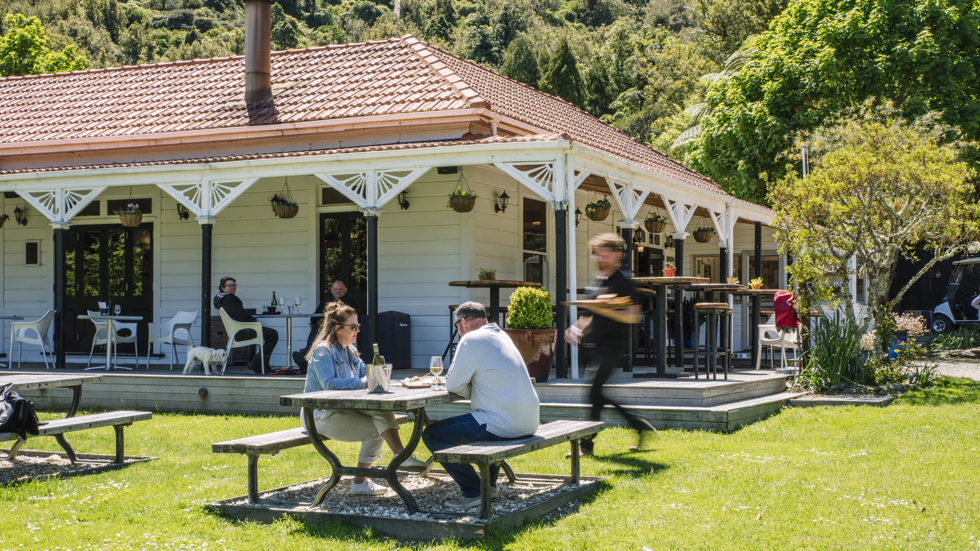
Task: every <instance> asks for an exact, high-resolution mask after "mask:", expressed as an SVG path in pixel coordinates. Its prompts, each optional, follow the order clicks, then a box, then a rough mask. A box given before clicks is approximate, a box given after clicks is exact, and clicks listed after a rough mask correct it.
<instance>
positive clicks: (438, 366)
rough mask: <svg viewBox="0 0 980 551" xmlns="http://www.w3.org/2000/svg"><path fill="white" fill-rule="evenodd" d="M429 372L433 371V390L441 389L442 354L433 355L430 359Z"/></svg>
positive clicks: (431, 386)
mask: <svg viewBox="0 0 980 551" xmlns="http://www.w3.org/2000/svg"><path fill="white" fill-rule="evenodd" d="M429 373H432V375H433V379H432V385H430V388H432V390H439V388H440V387H439V375H441V374H442V356H432V359H430V360H429Z"/></svg>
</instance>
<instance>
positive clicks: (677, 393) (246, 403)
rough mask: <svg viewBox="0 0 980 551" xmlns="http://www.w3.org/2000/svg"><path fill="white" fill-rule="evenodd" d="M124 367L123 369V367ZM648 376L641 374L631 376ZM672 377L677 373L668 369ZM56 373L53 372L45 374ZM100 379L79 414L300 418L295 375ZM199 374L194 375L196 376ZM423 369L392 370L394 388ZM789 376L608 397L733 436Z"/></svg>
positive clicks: (734, 378) (564, 403)
mask: <svg viewBox="0 0 980 551" xmlns="http://www.w3.org/2000/svg"><path fill="white" fill-rule="evenodd" d="M123 363H127V362H123ZM83 368H84V364H69V368H68V369H67V370H58V372H59V373H65V372H73V371H82V370H83ZM647 370H651V368H646V367H640V368H637V370H636V371H637V372H643V371H647ZM672 370H674V371H677V370H676V369H674V368H672ZM45 371H46V370H45V368H44V365H43V364H40V363H38V364H26V363H25V364H24V366H23V368H22V369H21V370H17V369H13V370H9V371H8V370H6V369H0V382H2V377H3V375H6V374H8V373H9V374H17V373H26V372H34V373H44V372H45ZM47 373H54V370H50V371H47ZM89 373H98V374H102V375H104V377H103V380H102V382H101V383H97V384H91V385H87V386H86V387H85V389H84V392H83V393H82V402H81V407H83V408H105V409H109V410H112V409H143V410H150V411H160V412H164V411H180V412H201V413H212V414H235V413H248V414H268V415H298V413H299V411H298V410H297V409H296V408H289V407H284V406H280V405H279V397H280V396H285V395H287V394H296V393H300V392H302V391H303V387H304V384H305V377H303V376H298V375H291V376H287V375H264V376H262V375H255V374H253V373H252V372H251V371H249V370H248V369H247V368H245V367H231V366H229V368H228V372H227V374H226V375H224V376H217V375H212V376H210V377H207V376H204V375H183V374H182V373H181V370H180V369H174V370H173V371H171V370H170V369H169V366H168V365H160V366H155V365H151V366H150V369H149V370H146V369H144V368H142V367H140V368H139V369H136V370H134V371H110V372H108V373H106V372H104V371H90V372H89ZM198 373H200V372H198ZM425 373H427V370H422V369H403V370H395V371H394V372H393V374H392V377H393V378H394V379H395V380H396V381H398V380H401V379H404V378H408V377H411V376H413V375H424V374H425ZM787 377H788V376H787V375H783V374H779V373H776V372H773V371H766V370H762V371H754V370H742V369H739V370H736V371H735V372H734V373H729V377H728V380H727V381H723V380H720V379H719V380H705V379H703V378H702V379H699V380H694V379H693V378H691V377H687V378H680V379H634V378H633V375H632V373H623V372H621V371H618V372H616V373H615V374H613V376H612V377H611V378H610V380H609V382H608V384H607V386H606V389H605V390H606V393H607V395H609V396H611V397H614V398H615V399H617V400H618V401H619V402H620V403H622V404H624V405H625V406H626V407H627V408H628V409H629V410H630V411H632V412H634V413H635V414H636V415H639V416H641V417H643V418H645V419H646V420H648V421H649V422H650V423H651V424H653V426H655V427H657V428H678V429H689V430H710V431H717V432H731V431H733V430H735V429H737V428H738V427H740V426H743V425H746V424H749V423H752V422H754V421H757V420H759V419H762V418H765V417H767V416H769V415H772V414H774V413H776V412H778V411H779V410H780V409H782V408H783V407H784V406H785V405H786V404H787V403H788V402H789V400H791V399H793V398H796V397H797V396H798V394H791V393H788V392H786V380H787ZM589 388H590V384H589V382H588V381H586V380H584V379H555V378H554V372H552V378H551V379H549V381H548V382H547V383H541V384H536V385H535V390H536V391H537V393H538V397H539V399H540V400H541V421H542V422H548V421H554V420H559V419H573V420H575V419H583V420H584V419H588V418H589V414H590V409H591V406H590V405H589V401H588V390H589ZM21 394H22V395H24V396H26V397H29V398H30V399H32V400H34V402H35V404H36V405H37V407H38V408H39V409H67V407H68V405H69V404H70V401H71V392H70V391H67V390H63V389H50V390H35V391H26V392H22V393H21ZM469 407H470V406H469V403H468V402H457V403H454V404H446V405H442V406H437V407H432V408H428V409H426V412H427V413H428V414H429V415H430V416H431V417H432V418H435V419H441V418H445V417H449V416H452V415H459V414H462V413H466V412H468V411H469ZM602 420H603V421H605V422H606V423H607V424H609V425H625V420H624V419H623V418H622V417H621V416H620V415H619V414H618V413H616V412H615V410H613V409H612V408H606V410H604V411H603V413H602Z"/></svg>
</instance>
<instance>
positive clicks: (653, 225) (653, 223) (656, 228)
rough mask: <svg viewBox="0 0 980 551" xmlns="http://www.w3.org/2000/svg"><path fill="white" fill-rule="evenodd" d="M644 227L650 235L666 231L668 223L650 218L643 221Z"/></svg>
mask: <svg viewBox="0 0 980 551" xmlns="http://www.w3.org/2000/svg"><path fill="white" fill-rule="evenodd" d="M643 226H644V227H645V228H646V229H647V231H648V232H650V233H660V232H662V231H664V229H665V228H666V227H667V223H666V222H664V221H663V220H654V219H652V218H648V219H646V220H644V221H643Z"/></svg>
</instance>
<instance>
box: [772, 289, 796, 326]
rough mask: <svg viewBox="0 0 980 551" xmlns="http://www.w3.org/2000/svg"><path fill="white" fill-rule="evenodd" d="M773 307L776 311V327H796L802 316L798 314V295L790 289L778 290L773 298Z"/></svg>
mask: <svg viewBox="0 0 980 551" xmlns="http://www.w3.org/2000/svg"><path fill="white" fill-rule="evenodd" d="M773 307H774V308H773V309H774V310H775V311H776V327H792V328H794V329H795V328H796V327H797V326H799V325H800V318H799V317H798V316H797V315H796V295H795V294H793V293H792V292H790V291H777V292H776V298H775V299H773Z"/></svg>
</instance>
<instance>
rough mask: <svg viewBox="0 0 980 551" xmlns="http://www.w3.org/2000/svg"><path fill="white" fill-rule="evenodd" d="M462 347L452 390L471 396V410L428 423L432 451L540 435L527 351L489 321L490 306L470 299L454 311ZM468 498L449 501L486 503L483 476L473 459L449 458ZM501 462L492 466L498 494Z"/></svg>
mask: <svg viewBox="0 0 980 551" xmlns="http://www.w3.org/2000/svg"><path fill="white" fill-rule="evenodd" d="M454 318H455V322H456V324H455V325H456V329H457V330H458V331H459V335H460V338H459V346H458V347H457V348H456V355H455V356H454V357H453V363H452V365H451V366H450V369H449V373H448V374H447V375H446V390H447V391H449V392H450V393H453V394H458V395H460V396H463V397H465V398H469V399H470V409H471V410H472V412H471V413H467V414H466V415H460V416H458V417H450V418H448V419H443V420H442V421H438V422H436V423H433V424H431V425H429V426H428V427H426V429H425V432H423V433H422V441H423V442H425V445H426V447H427V448H429V451H431V452H437V451H439V450H444V449H446V448H450V447H452V446H458V445H462V444H469V443H471V442H476V441H479V440H508V439H511V438H520V437H522V436H528V435H530V434H534V431H536V430H537V429H538V423H539V417H538V413H539V410H540V404H539V402H538V395H537V393H536V392H534V385H532V384H531V378H530V376H528V374H527V368H526V367H525V366H524V360H523V359H522V358H521V353H520V352H518V351H517V347H516V346H514V342H513V341H511V340H510V337H508V336H507V335H506V334H504V332H503V331H501V330H500V328H499V327H497V324H496V323H487V310H486V308H485V307H484V306H483V305H482V304H480V303H478V302H464V303H463V304H460V305H459V307H458V308H456V311H455V313H454ZM442 466H443V468H444V469H446V472H447V473H449V476H451V477H452V478H453V480H454V481H456V484H458V485H459V487H460V489H461V490H462V493H463V497H461V498H459V499H456V500H453V501H449V502H447V503H446V505H447V506H448V507H450V508H452V509H469V508H471V507H476V506H478V505H479V504H480V475H479V474H477V472H476V469H474V468H473V466H472V465H470V464H468V463H443V464H442ZM499 473H500V465H499V464H498V465H494V466H492V467H490V485H491V487H493V488H494V489H493V490H492V492H491V494H496V487H497V476H498V475H499Z"/></svg>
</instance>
